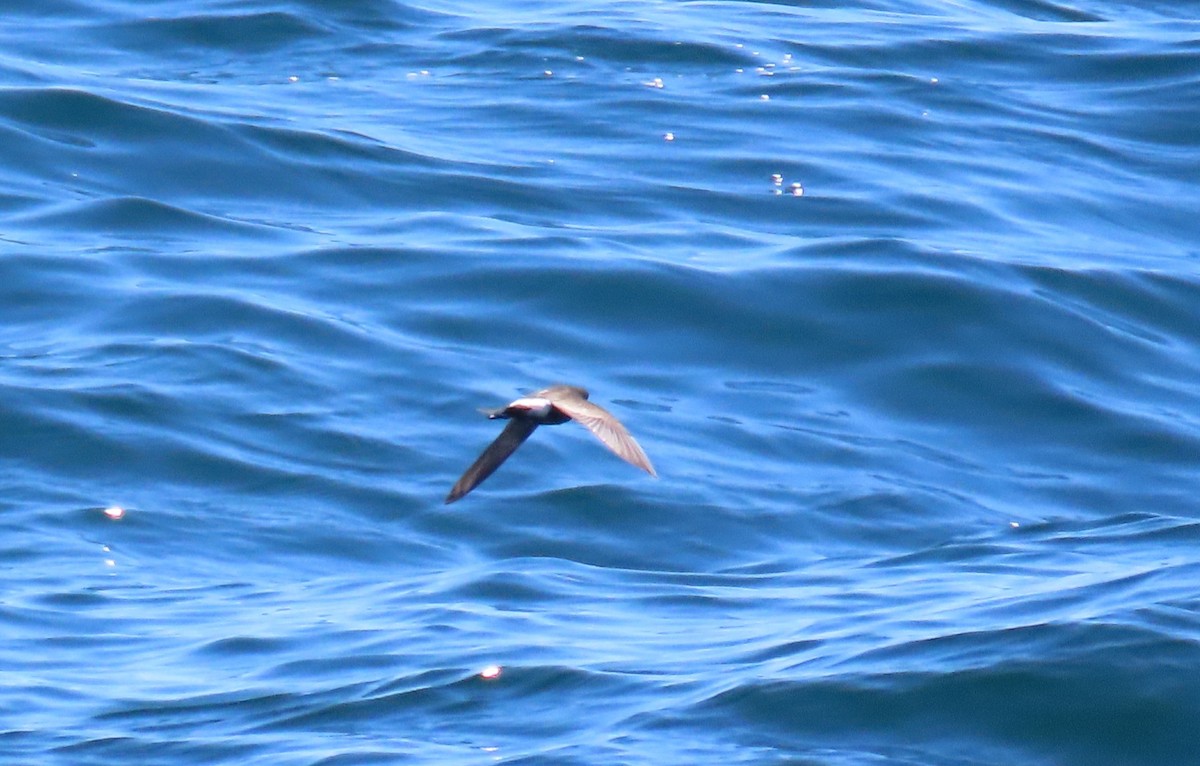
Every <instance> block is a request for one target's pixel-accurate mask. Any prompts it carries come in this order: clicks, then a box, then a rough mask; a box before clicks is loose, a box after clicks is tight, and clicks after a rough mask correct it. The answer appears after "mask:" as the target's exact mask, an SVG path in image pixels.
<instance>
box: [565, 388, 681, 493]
mask: <svg viewBox="0 0 1200 766" xmlns="http://www.w3.org/2000/svg"><path fill="white" fill-rule="evenodd" d="M550 401H551V402H553V404H554V406H555V407H556V408H558V409H559V410H561V411H562V412H563V413H564V414H566V415H567V416H568V417H570V418H571V420H574V421H576V422H578V423H580V424H581V425H584V426H586V427H587V429H588V430H589V431H591V432H592V433H593V434H595V435H596V438H597V439H599V440H600V441H602V442H604V446H606V447H608V448H609V449H610V450H612V451H613V453H615V454H616V456H617V457H619V458H621V459H622V460H624V461H625V462H627V463H629V464H631V465H635V466H637V467H638V468H641V469H642V470H643V471H645V472H646V473H648V474H650V475H651V476H658V474H657V473H655V472H654V466H652V465H650V458H648V457H646V453H645V452H643V451H642V447H641V445H639V444H638V443H637V440H636V439H634V438H633V436H632V435H631V434H630V433H629V431H628V430H626V429H625V426H623V425H621V421H619V420H617V418H616V417H615V416H614V415H613V414H612V413H611V412H609V411H608V410H606V409H604V408H603V407H601V406H600V405H598V404H592V403H591V402H589V401H588V400H587V399H584V398H583V397H581V396H576V395H573V394H572V395H565V396H551V397H550Z"/></svg>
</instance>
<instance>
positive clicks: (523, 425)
mask: <svg viewBox="0 0 1200 766" xmlns="http://www.w3.org/2000/svg"><path fill="white" fill-rule="evenodd" d="M535 428H537V423H532V422H530V421H528V420H520V419H513V420H510V421H508V425H506V426H505V427H504V430H503V431H501V432H500V435H499V436H497V437H496V441H494V442H492V443H491V444H489V445H488V448H487V449H485V450H484V451H483V454H482V455H480V456H479V458H478V459H477V460H476V461H475V462H474V463H472V464H471V467H470V468H468V469H467V470H466V473H464V474H463V475H462V478H461V479H459V480H458V482H457V483H456V484H455V485H454V488H453V489H451V490H450V494H448V495H446V503H447V504H449V503H453V502H454V501H455V500H457V499H459V498H460V497H462V496H463V495H465V494H467V493H468V492H470V491H471V490H473V489H475V488H476V487H477V486H479V485H480V484H481V483H482V482H483V480H484V479H486V478H487V477H489V476H491V475H492V473H494V472H495V470H496V469H497V468H499V467H500V464H501V463H503V462H504V461H505V460H507V459H508V456H509V455H511V454H512V453H513V452H514V451H515V450H516V449H517V447H520V446H521V443H522V442H524V441H525V440H526V439H528V438H529V434H531V433H533V430H534V429H535Z"/></svg>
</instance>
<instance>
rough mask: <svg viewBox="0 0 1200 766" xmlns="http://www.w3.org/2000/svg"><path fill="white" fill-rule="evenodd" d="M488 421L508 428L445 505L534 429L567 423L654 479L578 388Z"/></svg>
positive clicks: (559, 389) (613, 422)
mask: <svg viewBox="0 0 1200 766" xmlns="http://www.w3.org/2000/svg"><path fill="white" fill-rule="evenodd" d="M488 417H489V418H491V419H493V420H495V419H498V418H503V419H507V420H508V425H506V426H505V427H504V430H503V431H501V432H500V435H499V436H497V437H496V440H495V441H493V442H492V443H491V444H489V445H488V447H487V449H485V450H484V451H483V454H482V455H480V456H479V458H478V459H476V460H475V462H474V463H472V464H471V467H470V468H468V469H467V470H466V472H465V473H463V475H462V478H460V479H459V480H458V481H457V482H456V483H455V485H454V488H453V489H451V490H450V494H449V495H447V496H446V502H447V503H453V502H454V501H455V500H458V499H459V498H461V497H462V496H463V495H465V494H467V493H468V492H470V491H471V490H473V489H475V487H477V486H479V485H480V484H481V483H483V480H484V479H486V478H487V477H489V476H491V475H492V474H493V473H494V472H495V470H496V469H497V468H499V467H500V464H501V463H503V462H504V461H505V460H507V459H508V456H509V455H511V454H512V453H513V452H515V451H516V449H517V447H520V446H521V444H522V443H523V442H524V441H525V440H526V439H528V438H529V435H530V434H531V433H533V432H534V430H535V429H536V428H537V427H538V426H552V425H558V424H559V423H565V422H567V421H568V420H574V421H575V422H577V423H579V424H580V425H583V426H585V427H586V428H587V429H588V430H589V431H591V432H592V433H593V434H595V436H596V438H597V439H599V440H600V441H602V442H604V445H605V446H606V447H608V448H609V449H610V450H612V452H613V453H614V454H616V455H617V457H619V458H621V459H622V460H624V461H625V462H627V463H629V464H631V465H635V466H637V467H638V468H641V469H642V470H643V471H645V472H646V473H648V474H650V475H651V476H657V475H658V474H657V473H655V472H654V466H652V465H651V464H650V458H648V457H646V453H645V452H643V451H642V448H641V445H639V444H638V443H637V440H635V439H634V438H633V436H632V435H631V434H630V433H629V431H628V430H626V428H625V426H623V425H621V422H620V421H619V420H617V419H616V417H615V416H614V415H613V414H612V413H611V412H609V411H608V410H606V409H604V408H603V407H601V406H600V405H598V404H595V403H593V402H590V401H588V392H587V391H586V390H585V389H582V388H580V387H578V386H550V387H549V388H544V389H542V390H541V391H538V392H537V393H535V394H530V395H529V396H525V397H521V398H520V399H517V400H515V401H513V402H512V403H510V404H509V405H508V406H507V407H502V408H500V409H498V410H493V411H491V412H489V413H488Z"/></svg>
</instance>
